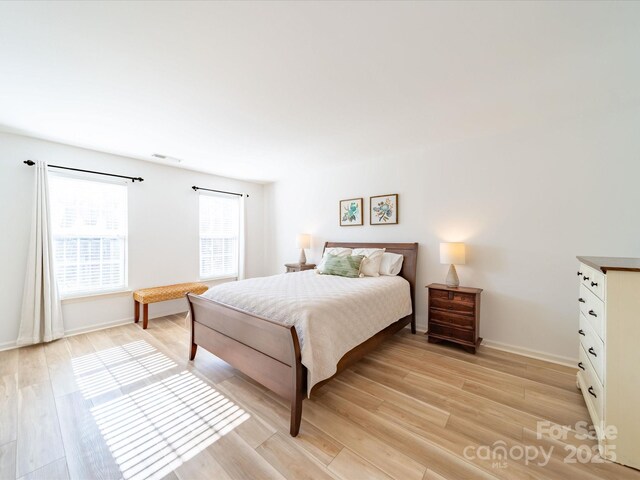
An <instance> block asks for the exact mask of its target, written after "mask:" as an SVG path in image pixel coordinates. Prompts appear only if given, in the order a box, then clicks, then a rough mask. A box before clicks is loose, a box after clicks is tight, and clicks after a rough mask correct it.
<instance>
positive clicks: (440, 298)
mask: <svg viewBox="0 0 640 480" xmlns="http://www.w3.org/2000/svg"><path fill="white" fill-rule="evenodd" d="M429 306H430V307H431V308H439V309H442V310H451V311H453V312H459V313H471V314H472V313H474V312H475V309H476V296H475V295H472V294H469V293H460V292H447V291H444V290H435V289H431V290H429Z"/></svg>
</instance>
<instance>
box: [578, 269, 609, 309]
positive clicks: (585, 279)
mask: <svg viewBox="0 0 640 480" xmlns="http://www.w3.org/2000/svg"><path fill="white" fill-rule="evenodd" d="M579 272H581V273H582V275H581V276H580V282H581V283H582V285H584V286H585V287H587V288H588V289H589V290H591V291H592V292H593V293H594V294H595V295H596V296H597V297H598V298H600V299H601V300H605V298H604V292H605V288H604V283H605V281H606V276H605V274H604V273H602V272H600V271H599V270H595V269H593V268H591V267H589V266H587V265H585V264H583V263H581V264H580V270H579Z"/></svg>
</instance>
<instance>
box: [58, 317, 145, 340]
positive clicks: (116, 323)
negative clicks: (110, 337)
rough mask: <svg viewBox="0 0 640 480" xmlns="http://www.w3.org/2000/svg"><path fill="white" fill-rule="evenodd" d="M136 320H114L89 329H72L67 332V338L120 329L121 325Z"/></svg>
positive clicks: (91, 326)
mask: <svg viewBox="0 0 640 480" xmlns="http://www.w3.org/2000/svg"><path fill="white" fill-rule="evenodd" d="M133 321H134V318H133V317H128V318H122V319H120V320H112V321H110V322H103V323H96V324H94V325H89V326H88V327H80V328H72V329H71V330H65V332H64V336H65V337H73V336H74V335H80V334H81V333H89V332H96V331H98V330H104V329H105V328H111V327H119V326H120V325H126V324H127V323H133Z"/></svg>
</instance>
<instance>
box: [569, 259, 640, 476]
mask: <svg viewBox="0 0 640 480" xmlns="http://www.w3.org/2000/svg"><path fill="white" fill-rule="evenodd" d="M578 260H579V261H580V264H579V266H578V280H579V283H580V291H579V296H578V304H579V306H580V313H579V317H580V323H579V330H578V334H579V337H580V349H579V363H578V368H579V370H578V388H579V389H580V390H581V391H582V395H583V396H584V400H585V402H586V404H587V408H588V410H589V414H590V415H591V420H592V422H593V425H594V427H596V431H597V434H598V444H599V447H600V454H601V455H602V456H604V457H606V458H608V459H609V460H612V461H615V462H617V463H621V464H623V465H628V466H631V467H634V468H638V469H640V259H637V258H610V257H578Z"/></svg>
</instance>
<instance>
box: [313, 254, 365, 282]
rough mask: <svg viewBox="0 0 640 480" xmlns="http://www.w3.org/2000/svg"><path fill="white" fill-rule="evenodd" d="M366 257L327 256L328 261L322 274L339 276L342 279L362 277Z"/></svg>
mask: <svg viewBox="0 0 640 480" xmlns="http://www.w3.org/2000/svg"><path fill="white" fill-rule="evenodd" d="M363 259H364V255H348V256H346V257H339V256H337V255H331V254H330V253H329V254H327V260H326V261H325V262H324V267H323V268H322V271H321V272H320V273H322V274H324V275H338V276H340V277H350V278H357V277H359V276H360V265H361V264H362V260H363Z"/></svg>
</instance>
